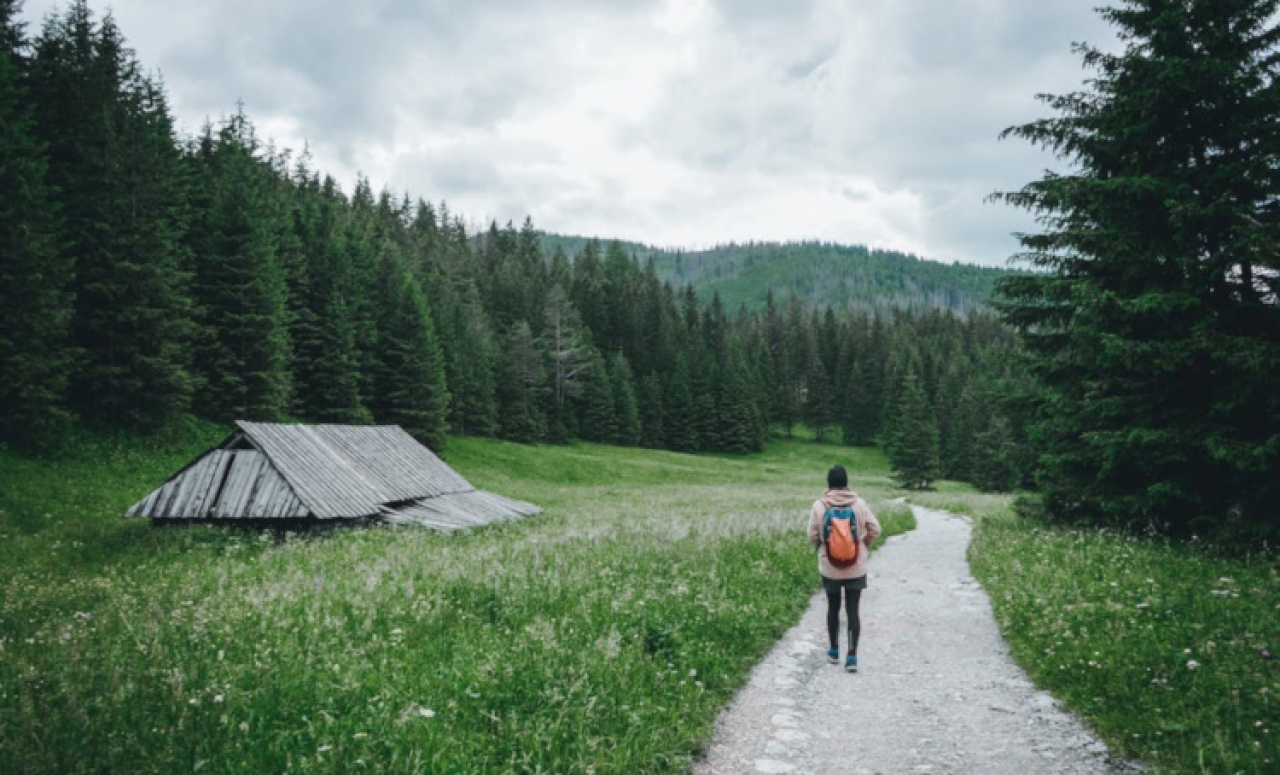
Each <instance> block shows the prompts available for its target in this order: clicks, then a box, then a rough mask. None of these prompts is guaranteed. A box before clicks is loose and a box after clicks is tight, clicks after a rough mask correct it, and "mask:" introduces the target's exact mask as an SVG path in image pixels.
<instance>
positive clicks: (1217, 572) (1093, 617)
mask: <svg viewBox="0 0 1280 775" xmlns="http://www.w3.org/2000/svg"><path fill="white" fill-rule="evenodd" d="M912 500H913V501H915V502H918V503H921V504H922V505H929V506H934V507H937V508H944V509H950V510H952V511H960V512H963V513H968V514H971V515H974V516H976V517H978V518H979V519H978V529H977V533H976V536H975V539H974V543H973V545H972V546H971V548H970V551H969V561H970V564H971V566H972V567H973V571H974V574H975V575H976V576H977V577H978V578H979V579H980V580H981V581H982V584H983V586H984V587H986V589H987V591H988V592H989V593H990V594H991V598H992V603H993V606H994V608H995V613H996V618H997V620H998V621H999V623H1000V627H1001V630H1002V631H1003V633H1004V636H1005V638H1006V640H1007V641H1008V642H1009V645H1010V648H1011V650H1012V652H1013V655H1014V657H1015V658H1016V659H1017V660H1018V662H1019V664H1021V665H1022V666H1023V667H1024V668H1025V669H1026V670H1027V672H1028V673H1030V675H1031V676H1032V678H1033V679H1035V681H1036V683H1037V684H1038V685H1040V686H1041V687H1043V688H1046V689H1049V690H1050V691H1052V692H1053V693H1054V694H1055V695H1056V696H1058V697H1059V698H1060V699H1062V700H1063V701H1064V702H1065V703H1066V705H1067V706H1068V707H1070V708H1072V709H1073V710H1076V711H1078V712H1079V713H1081V714H1082V715H1083V716H1085V717H1086V718H1087V719H1088V720H1089V721H1090V723H1091V724H1092V725H1093V726H1094V727H1095V728H1096V729H1097V730H1098V731H1099V732H1100V733H1101V734H1102V735H1103V737H1104V738H1105V739H1106V741H1107V743H1108V744H1109V745H1110V746H1111V748H1112V750H1114V751H1117V752H1119V753H1120V754H1122V755H1124V756H1128V757H1134V758H1139V759H1144V760H1146V761H1149V762H1152V763H1154V764H1156V765H1157V766H1158V767H1159V769H1160V771H1162V772H1167V773H1274V772H1280V740H1277V736H1278V735H1280V731H1278V730H1277V726H1280V703H1277V701H1276V695H1277V694H1280V664H1278V660H1276V659H1273V658H1271V656H1270V655H1271V654H1272V653H1273V652H1276V651H1280V649H1278V648H1277V647H1278V646H1280V574H1278V573H1277V566H1276V563H1275V559H1274V557H1272V558H1259V559H1254V560H1251V561H1239V560H1230V559H1222V558H1217V557H1213V556H1210V555H1209V554H1206V553H1204V552H1202V551H1199V550H1196V549H1194V548H1190V547H1186V546H1169V545H1165V544H1162V543H1159V542H1152V541H1143V540H1137V539H1135V538H1132V537H1127V536H1121V535H1116V534H1114V533H1109V532H1106V531H1097V530H1089V531H1080V530H1071V529H1064V528H1048V527H1045V526H1042V525H1037V524H1035V523H1033V522H1030V521H1028V520H1025V519H1020V518H1017V517H1015V516H1014V515H1013V514H1012V512H1011V510H1010V508H1009V504H1008V499H1007V498H1003V497H999V496H991V495H981V494H977V493H972V492H969V491H968V490H967V489H966V488H963V487H960V486H952V487H950V488H949V489H948V490H946V491H943V492H939V493H933V494H930V495H927V496H919V497H913V498H912Z"/></svg>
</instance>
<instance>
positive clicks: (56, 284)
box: [0, 0, 74, 446]
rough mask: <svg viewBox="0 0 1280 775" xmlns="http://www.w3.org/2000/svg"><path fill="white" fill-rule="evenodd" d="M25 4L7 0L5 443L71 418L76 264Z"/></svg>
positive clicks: (0, 93)
mask: <svg viewBox="0 0 1280 775" xmlns="http://www.w3.org/2000/svg"><path fill="white" fill-rule="evenodd" d="M19 5H20V4H19V3H18V2H16V0H0V159H3V160H4V161H3V163H0V406H3V407H4V411H3V412H0V441H8V442H12V443H16V444H19V445H22V446H38V445H46V444H49V443H50V442H52V441H53V440H54V439H55V438H56V436H57V434H58V432H59V431H60V430H61V429H62V428H63V427H64V426H65V424H66V421H67V419H68V417H69V415H68V413H67V395H66V392H67V386H68V383H69V379H70V375H71V369H72V366H73V363H74V353H73V351H72V349H71V341H70V325H71V312H72V295H71V291H70V288H71V281H72V274H71V269H72V262H71V257H70V255H69V254H68V253H67V252H65V251H63V250H62V249H61V247H62V246H61V245H60V243H59V240H60V234H59V230H58V227H59V223H58V218H57V210H56V206H55V204H54V197H53V194H52V192H51V191H50V190H49V186H48V184H47V183H46V173H47V169H48V161H47V158H46V149H45V147H44V144H43V143H41V142H40V141H39V139H38V138H37V134H36V124H35V117H34V115H33V113H32V109H31V101H30V97H29V95H28V91H27V83H26V81H27V76H26V69H27V59H26V56H27V43H26V37H25V32H24V30H23V27H22V24H21V22H19V21H18V19H17V18H16V17H17V13H18V8H19Z"/></svg>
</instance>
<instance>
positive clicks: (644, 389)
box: [636, 374, 667, 449]
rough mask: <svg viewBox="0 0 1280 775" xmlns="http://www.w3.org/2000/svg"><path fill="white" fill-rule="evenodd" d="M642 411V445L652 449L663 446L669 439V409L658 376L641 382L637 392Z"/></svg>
mask: <svg viewBox="0 0 1280 775" xmlns="http://www.w3.org/2000/svg"><path fill="white" fill-rule="evenodd" d="M636 403H637V404H638V405H639V410H640V426H641V433H640V445H641V446H644V447H649V448H650V449H658V448H661V447H662V446H663V444H664V443H665V441H666V437H667V408H666V402H665V401H664V400H663V394H662V382H661V381H660V380H659V379H658V375H657V374H650V375H649V376H647V377H645V378H644V379H642V380H640V386H639V388H638V389H637V390H636Z"/></svg>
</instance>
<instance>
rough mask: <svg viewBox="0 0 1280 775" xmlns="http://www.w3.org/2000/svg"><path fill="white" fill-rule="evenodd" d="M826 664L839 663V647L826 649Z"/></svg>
mask: <svg viewBox="0 0 1280 775" xmlns="http://www.w3.org/2000/svg"><path fill="white" fill-rule="evenodd" d="M827 664H831V665H838V664H840V650H839V649H827Z"/></svg>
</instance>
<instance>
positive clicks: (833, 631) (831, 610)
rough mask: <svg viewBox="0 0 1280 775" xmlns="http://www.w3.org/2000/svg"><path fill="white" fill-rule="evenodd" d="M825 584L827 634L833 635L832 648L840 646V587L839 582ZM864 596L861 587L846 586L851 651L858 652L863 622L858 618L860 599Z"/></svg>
mask: <svg viewBox="0 0 1280 775" xmlns="http://www.w3.org/2000/svg"><path fill="white" fill-rule="evenodd" d="M823 586H825V587H826V589H827V635H829V636H830V637H831V648H833V649H839V648H840V588H841V587H842V586H844V585H842V584H840V583H839V582H836V583H830V580H828V583H827V584H824V585H823ZM861 598H862V590H861V589H850V588H848V587H844V609H845V617H846V618H847V619H848V620H849V653H850V654H857V653H858V636H859V635H860V634H861V633H862V622H861V621H859V620H858V601H859V600H860V599H861Z"/></svg>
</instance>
